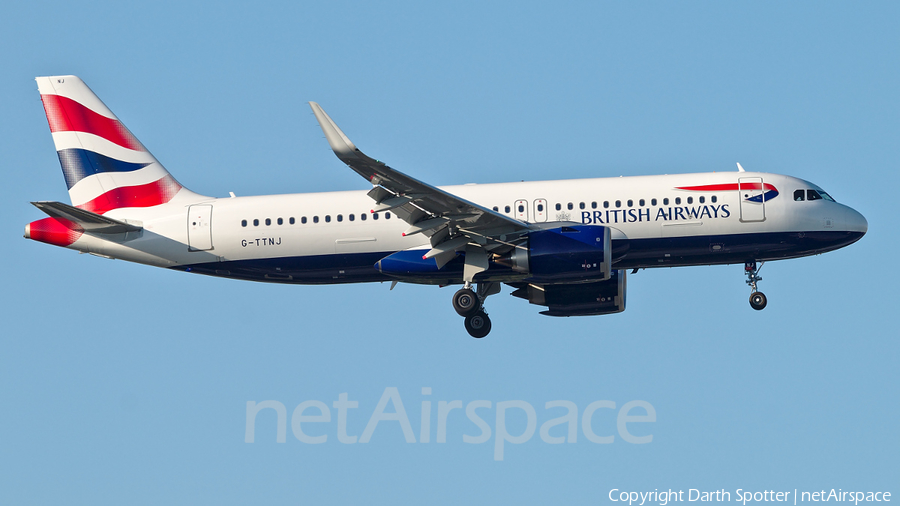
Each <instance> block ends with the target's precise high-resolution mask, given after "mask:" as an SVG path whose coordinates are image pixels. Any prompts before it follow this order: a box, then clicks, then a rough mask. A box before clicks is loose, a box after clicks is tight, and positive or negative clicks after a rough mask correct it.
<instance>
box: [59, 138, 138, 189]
mask: <svg viewBox="0 0 900 506" xmlns="http://www.w3.org/2000/svg"><path fill="white" fill-rule="evenodd" d="M56 154H57V155H59V164H60V165H62V170H63V175H64V176H65V178H66V186H68V187H69V189H70V190H71V189H72V187H73V186H75V183H77V182H79V181H81V180H82V179H84V178H86V177H88V176H92V175H94V174H99V173H101V172H133V171H136V170H138V169H143V168H144V167H146V166H148V165H150V163H130V162H123V161H121V160H116V159H115V158H110V157H108V156H104V155H101V154H99V153H94V152H93V151H88V150H86V149H71V148H69V149H60V150H59V151H57V152H56Z"/></svg>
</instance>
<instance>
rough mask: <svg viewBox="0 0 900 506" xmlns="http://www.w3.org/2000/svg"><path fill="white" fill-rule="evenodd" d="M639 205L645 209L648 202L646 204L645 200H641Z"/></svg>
mask: <svg viewBox="0 0 900 506" xmlns="http://www.w3.org/2000/svg"><path fill="white" fill-rule="evenodd" d="M638 204H640V206H641V207H644V204H646V202H644V199H641V200H639V201H638Z"/></svg>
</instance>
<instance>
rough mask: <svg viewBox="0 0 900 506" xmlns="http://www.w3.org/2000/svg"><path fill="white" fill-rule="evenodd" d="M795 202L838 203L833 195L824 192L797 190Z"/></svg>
mask: <svg viewBox="0 0 900 506" xmlns="http://www.w3.org/2000/svg"><path fill="white" fill-rule="evenodd" d="M794 200H795V201H796V202H803V201H804V200H808V201H813V200H827V201H829V202H836V200H834V199H833V198H832V197H831V195H829V194H827V193H825V191H824V190H796V191H795V192H794Z"/></svg>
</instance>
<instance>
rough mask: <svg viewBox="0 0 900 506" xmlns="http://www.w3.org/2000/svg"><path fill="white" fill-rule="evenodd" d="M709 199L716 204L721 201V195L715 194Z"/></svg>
mask: <svg viewBox="0 0 900 506" xmlns="http://www.w3.org/2000/svg"><path fill="white" fill-rule="evenodd" d="M709 200H711V201H712V203H713V204H715V203H716V202H718V201H719V197H716V196H715V195H713V196H712V197H710V198H709Z"/></svg>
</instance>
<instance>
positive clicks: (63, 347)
mask: <svg viewBox="0 0 900 506" xmlns="http://www.w3.org/2000/svg"><path fill="white" fill-rule="evenodd" d="M898 20H900V7H898V5H897V4H895V3H890V2H867V3H852V4H851V3H834V2H829V3H822V2H791V3H781V2H754V3H720V2H681V3H674V2H672V3H637V2H631V3H607V2H583V3H554V4H546V3H542V2H511V3H495V4H490V5H485V4H484V3H482V2H455V3H447V4H441V5H430V4H425V3H421V2H406V3H404V2H392V3H380V4H377V5H376V4H374V3H358V4H357V3H348V2H316V3H303V2H281V3H277V2H273V3H268V4H267V5H264V6H253V7H251V6H249V5H248V4H245V3H237V2H235V3H229V2H218V3H196V2H156V3H147V4H122V3H117V2H92V3H73V2H41V1H35V2H29V3H27V4H26V3H19V4H17V5H12V6H7V7H5V8H4V13H3V16H2V17H0V42H2V46H3V47H4V48H5V51H4V52H3V54H2V55H0V64H2V68H3V69H4V72H3V76H4V79H2V80H0V92H2V94H0V96H2V99H0V117H2V121H0V149H2V153H3V154H4V160H5V161H4V164H3V165H4V169H3V173H4V174H5V176H6V184H4V185H2V186H0V205H2V213H0V216H2V218H3V219H2V220H0V232H2V234H0V237H2V238H3V239H2V240H3V245H4V246H3V248H2V249H0V258H2V260H3V261H2V265H3V268H2V279H3V287H4V288H5V289H4V290H3V294H2V298H3V304H2V305H0V315H2V321H3V324H4V331H3V332H2V334H0V336H2V337H0V406H3V407H2V408H0V502H2V503H5V504H23V503H29V504H58V503H71V504H120V503H131V504H159V503H162V502H166V503H173V504H187V503H197V502H201V501H202V502H206V503H221V504H246V503H251V502H253V503H260V502H271V501H282V502H289V503H297V504H305V503H312V502H317V503H330V504H338V503H341V504H345V503H348V502H354V503H359V502H363V501H365V502H371V503H376V504H388V503H390V504H396V503H409V502H414V501H415V502H418V503H423V502H425V501H428V502H430V503H435V504H457V503H460V502H463V501H465V502H470V503H475V504H483V503H496V502H513V501H515V502H524V503H548V502H551V501H554V502H566V503H576V504H597V503H608V502H609V499H608V496H607V494H608V493H609V490H610V489H613V488H618V489H621V490H654V489H661V490H666V489H669V488H673V489H683V490H687V489H689V488H699V489H708V490H713V489H722V488H724V489H726V490H728V491H731V493H732V494H734V492H735V491H736V489H738V488H742V489H744V490H751V491H753V490H763V489H767V490H768V489H775V490H793V489H798V490H801V491H802V490H819V489H826V490H827V489H831V488H842V489H843V490H851V489H853V490H887V491H893V492H894V493H897V492H898V490H897V476H900V466H898V461H897V458H896V455H897V453H898V450H900V437H898V435H897V430H896V425H897V424H896V420H897V419H898V415H900V408H898V402H897V401H898V388H900V376H898V369H897V365H896V364H897V362H898V359H900V353H898V351H900V347H898V344H897V331H896V328H895V327H896V324H895V321H896V318H895V316H896V307H895V306H896V302H897V300H898V298H897V295H896V287H897V286H898V281H900V279H898V270H897V268H896V263H897V261H896V258H895V257H896V252H897V251H898V248H900V244H898V234H897V225H896V220H897V217H896V214H897V213H896V201H897V199H896V197H895V195H894V194H893V188H896V187H897V183H898V176H897V168H896V163H897V159H898V149H897V148H898V138H900V137H898V134H900V114H898V113H900V107H898V106H900V99H898V94H897V89H898V85H900V70H898V69H900V61H898V60H900V57H898V51H897V48H898V47H900V35H898V31H897V29H896V27H897V23H898ZM69 73H71V74H77V75H79V76H80V77H82V78H83V79H84V80H85V81H86V82H87V83H88V84H89V85H90V86H91V87H92V88H93V90H94V91H95V92H96V93H97V94H98V95H99V96H100V97H101V98H102V99H103V100H104V101H105V102H106V104H107V105H108V106H109V107H110V108H111V109H112V110H113V111H115V112H116V114H117V115H118V116H119V118H120V119H122V121H123V122H124V123H125V124H126V125H128V127H129V128H130V129H131V130H132V131H133V132H134V133H135V134H136V135H137V136H138V138H140V139H141V141H142V142H143V144H144V145H146V146H147V147H148V148H149V149H150V150H151V151H152V152H153V153H154V155H156V157H157V158H158V159H159V160H160V161H162V163H163V164H165V165H166V167H167V168H168V169H169V170H170V171H171V172H172V173H173V174H174V175H175V176H176V177H177V178H178V180H179V181H180V182H182V183H183V184H185V185H186V186H187V187H189V188H191V189H192V190H195V191H197V192H200V193H203V194H207V195H215V196H226V195H227V194H228V192H229V191H234V192H235V193H237V194H238V195H253V194H267V193H283V192H307V191H330V190H350V189H365V188H366V183H365V182H364V181H362V180H361V179H360V178H359V177H358V176H357V175H356V174H354V173H352V172H351V171H350V170H348V169H346V167H344V166H343V164H342V163H340V162H339V161H338V160H337V159H336V158H335V157H334V156H333V154H332V153H331V151H330V149H329V148H328V145H327V143H326V141H325V140H324V138H323V136H322V133H321V130H319V128H318V126H317V124H316V122H315V119H314V118H313V116H312V115H311V114H310V111H309V108H308V106H307V105H306V102H307V101H309V100H315V101H317V102H319V103H320V104H322V106H323V107H324V108H325V109H326V110H327V111H328V113H329V114H330V115H331V116H332V117H333V118H334V119H335V121H337V122H338V124H340V125H341V127H342V128H343V129H344V131H345V132H346V133H347V134H348V135H349V136H350V137H351V138H352V139H353V140H354V141H355V142H356V144H357V145H358V146H360V148H361V149H363V150H364V151H365V152H367V153H368V154H370V155H372V156H375V157H377V158H379V159H381V160H385V161H387V162H389V163H390V164H391V165H392V166H393V167H396V168H398V169H400V170H403V171H405V172H407V173H409V174H411V175H414V176H415V177H417V178H420V179H423V180H425V181H429V182H431V183H433V184H460V183H467V182H477V183H487V182H503V181H514V180H520V179H524V180H540V179H561V178H580V177H599V176H618V175H626V176H627V175H640V174H657V173H679V172H695V171H732V170H734V167H735V166H734V164H735V162H741V164H743V166H744V167H745V168H747V169H748V170H758V171H766V172H777V173H786V174H790V175H793V176H798V177H802V178H805V179H809V180H812V181H814V182H815V183H817V184H819V185H820V186H822V187H823V188H825V189H826V190H827V191H828V192H829V193H831V194H832V195H833V196H834V197H835V198H836V199H838V200H839V201H841V202H844V203H847V204H848V205H850V206H852V207H854V208H856V209H857V210H859V211H860V212H861V213H863V214H864V215H865V216H866V218H867V219H868V221H869V233H868V235H867V236H866V237H865V238H864V239H863V240H862V241H860V242H859V243H857V244H854V245H852V246H851V247H848V248H846V249H843V250H839V251H837V252H832V253H828V254H826V255H822V256H817V257H811V258H806V259H799V260H790V261H784V262H774V263H770V264H767V265H766V267H765V268H764V269H763V271H762V272H761V274H762V276H763V278H764V281H763V282H762V283H761V288H762V289H763V290H764V291H765V292H766V294H767V295H768V297H769V306H768V307H767V308H766V309H765V311H762V312H759V313H757V312H754V311H752V310H751V309H750V308H749V306H748V304H747V296H748V290H747V287H746V286H745V285H744V283H743V275H742V267H741V266H719V267H696V268H681V269H664V270H656V271H641V272H640V273H639V274H637V275H635V276H631V277H630V278H629V281H628V288H629V291H628V309H627V311H625V312H624V313H622V314H619V315H613V316H607V317H590V318H567V319H553V318H547V317H544V316H541V315H539V314H537V313H538V308H536V307H534V306H529V305H528V304H525V303H524V302H523V301H521V300H519V299H515V298H513V297H510V296H509V295H508V292H509V290H508V289H507V290H505V291H504V293H503V294H501V295H498V296H495V297H492V298H491V299H489V304H490V305H489V306H488V309H489V311H490V314H491V317H492V320H493V322H494V330H493V331H492V333H491V335H490V336H489V337H488V338H487V339H484V340H480V341H476V340H474V339H471V338H469V337H468V336H467V335H466V334H465V333H464V331H463V330H462V325H461V321H460V319H459V317H457V316H456V315H455V314H454V313H453V311H452V309H451V307H450V296H451V294H452V290H453V289H452V288H444V289H438V288H434V287H417V286H406V285H401V286H399V287H397V288H396V289H395V290H393V291H389V290H388V288H389V286H388V285H387V284H371V285H356V286H326V287H304V286H270V285H264V284H252V283H244V282H239V281H229V280H221V279H211V278H205V277H201V276H193V275H188V274H185V273H178V272H170V271H166V270H161V269H153V268H149V267H144V266H139V265H134V264H127V263H124V262H121V261H109V260H104V259H101V258H97V257H93V256H88V255H78V254H77V253H75V252H72V251H68V250H63V249H59V248H54V247H51V246H49V245H44V244H39V243H36V242H32V241H26V240H24V239H22V230H23V227H24V225H25V224H26V223H28V222H30V221H33V220H36V219H39V218H41V217H42V216H43V215H42V213H41V212H40V211H38V210H37V209H35V208H33V207H32V206H31V205H30V204H28V202H29V201H33V200H61V201H67V198H68V196H67V194H66V188H65V183H64V180H63V178H62V175H61V173H60V169H59V164H58V160H57V157H56V154H55V152H54V149H53V144H52V141H51V138H50V134H49V130H48V128H47V123H46V119H45V117H44V115H43V110H42V108H41V105H40V100H39V97H38V93H37V90H36V86H35V83H34V81H33V78H34V77H35V76H37V75H53V74H69ZM389 387H395V388H397V392H398V393H399V395H400V397H402V402H403V404H404V407H405V410H406V413H407V415H408V417H409V420H410V423H411V426H412V428H413V432H414V433H415V435H416V438H417V439H418V436H419V427H420V419H421V415H420V411H421V405H422V402H423V401H430V402H431V403H432V414H431V418H432V420H431V430H432V432H431V442H430V443H407V442H405V439H404V435H403V432H402V431H401V428H400V424H399V423H397V422H390V421H386V422H381V423H380V424H379V425H378V427H377V429H376V431H375V433H374V435H373V436H372V438H371V441H370V442H368V443H357V444H342V443H339V442H338V441H337V422H336V417H337V410H336V409H333V408H332V409H331V416H332V421H331V422H330V423H321V424H318V425H316V424H309V425H308V426H307V425H304V430H307V432H309V433H310V434H313V435H328V440H327V441H326V442H325V443H324V444H319V445H310V444H305V443H301V442H300V441H298V440H297V439H296V438H295V437H294V436H293V434H292V433H291V426H290V419H288V427H287V441H286V443H276V436H275V432H276V431H275V419H276V417H275V414H274V411H272V410H269V411H268V412H261V413H260V415H259V417H258V418H257V422H256V423H257V427H256V440H255V442H254V443H252V444H248V443H245V442H244V433H245V415H246V404H247V401H254V402H262V401H265V400H275V401H278V402H280V403H282V404H284V405H285V406H286V410H287V414H288V415H289V417H290V415H291V413H292V411H293V410H294V408H295V407H296V406H297V405H299V404H300V403H301V402H303V401H307V400H317V401H321V402H323V403H325V404H326V405H327V406H329V407H331V406H332V403H333V402H334V401H336V400H337V399H338V396H339V395H340V394H341V393H347V394H348V396H349V399H350V400H355V401H357V402H358V408H357V409H355V410H350V415H349V419H348V422H347V430H348V432H349V433H350V434H353V435H357V436H359V435H361V434H362V432H363V430H364V429H365V427H366V424H367V421H368V419H369V417H370V416H371V415H372V413H373V412H374V411H375V409H376V405H377V404H378V402H379V399H381V397H382V394H383V393H384V392H385V390H386V389H387V388H389ZM423 387H429V388H431V389H432V394H431V395H429V396H424V395H422V388H423ZM454 400H460V401H462V404H463V405H464V406H465V405H467V404H468V403H470V402H472V401H477V400H486V401H490V402H491V403H492V406H493V407H492V408H491V409H485V410H484V411H481V412H480V413H481V414H482V415H483V417H484V418H485V420H486V421H488V422H489V425H490V426H492V427H494V423H495V418H494V416H495V413H496V405H497V403H499V402H503V401H511V400H521V401H525V402H527V403H529V404H530V405H532V406H534V408H535V410H536V417H537V425H538V428H540V425H541V424H543V423H544V422H545V421H547V420H548V419H550V418H555V417H557V416H562V414H563V412H562V411H561V410H559V408H557V411H551V410H547V409H545V408H544V405H545V403H546V402H550V401H555V400H566V401H570V402H573V403H575V404H576V405H577V407H578V409H579V420H580V416H581V412H582V411H583V410H584V409H585V408H586V407H587V406H588V405H589V404H590V403H592V402H594V401H599V400H607V401H612V402H614V403H615V404H616V406H617V408H620V407H621V406H623V405H624V404H625V403H627V402H629V401H633V400H643V401H646V402H648V403H650V404H651V405H652V406H653V408H654V409H655V412H656V421H655V422H653V423H644V424H632V425H629V427H630V428H631V429H632V430H633V432H634V433H635V434H636V435H647V434H652V435H653V441H652V442H651V443H649V444H643V445H637V444H631V443H628V442H626V441H624V440H623V439H622V438H621V437H620V435H619V433H618V432H617V429H616V411H615V410H607V409H600V410H598V411H597V412H596V415H595V417H594V419H593V427H594V430H595V432H596V433H597V434H598V435H615V440H614V442H613V443H612V444H595V443H592V442H590V441H588V440H587V439H586V438H585V437H584V435H583V433H582V432H581V424H580V423H579V432H578V436H579V438H578V440H577V442H575V443H571V444H570V443H565V444H547V443H545V442H543V441H542V440H541V438H540V437H539V435H538V433H537V432H536V433H535V434H534V437H532V438H531V439H530V440H529V441H527V442H525V443H523V444H518V445H515V444H506V445H505V450H504V459H503V460H502V461H495V460H494V458H493V457H494V449H495V439H494V438H491V439H490V441H488V442H486V443H483V444H468V443H465V442H463V440H462V437H463V435H470V436H473V435H477V434H478V428H477V427H476V426H475V425H474V424H473V423H472V422H470V421H469V420H468V419H467V418H466V417H465V416H464V415H462V414H460V413H461V411H460V410H457V411H455V412H452V414H451V415H450V417H449V418H448V425H447V442H446V443H436V442H435V433H434V431H435V428H436V417H437V414H436V410H437V404H438V402H439V401H454ZM388 411H389V412H390V411H392V408H388ZM639 411H640V410H637V411H635V412H632V414H638V413H639ZM306 414H307V415H311V414H315V410H311V411H308V412H306ZM507 426H508V427H509V431H510V433H511V434H514V435H515V434H520V433H522V431H523V430H524V429H525V428H526V416H525V415H524V412H522V411H521V410H518V411H517V410H515V409H510V410H508V414H507ZM307 427H308V429H307ZM564 433H565V431H564V430H560V427H557V428H556V429H554V431H553V432H552V435H562V434H564ZM733 500H734V498H733Z"/></svg>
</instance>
